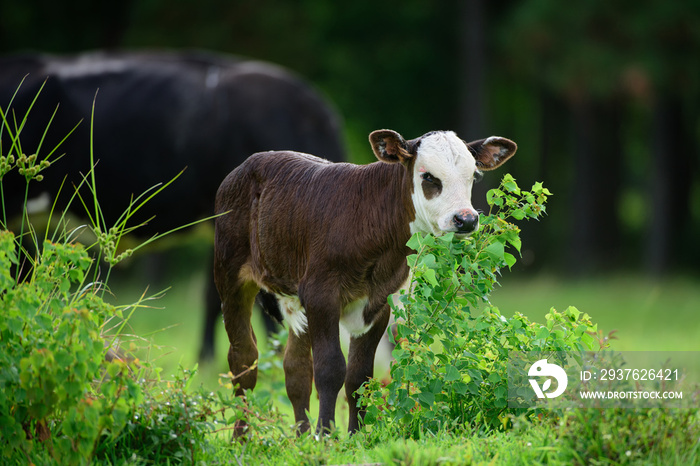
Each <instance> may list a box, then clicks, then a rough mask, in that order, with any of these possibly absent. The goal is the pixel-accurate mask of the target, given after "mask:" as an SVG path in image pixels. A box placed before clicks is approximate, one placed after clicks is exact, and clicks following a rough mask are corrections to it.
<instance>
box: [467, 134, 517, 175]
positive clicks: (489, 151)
mask: <svg viewBox="0 0 700 466" xmlns="http://www.w3.org/2000/svg"><path fill="white" fill-rule="evenodd" d="M467 147H469V150H470V151H471V152H472V154H474V159H475V160H476V166H477V168H479V169H480V170H493V169H494V168H498V167H500V166H501V165H503V164H504V163H505V162H506V160H508V159H509V158H511V157H512V156H513V155H514V154H515V151H516V150H518V145H517V144H516V143H514V142H513V141H511V140H510V139H506V138H500V137H498V136H491V137H490V138H486V139H479V140H478V141H473V142H470V143H468V144H467Z"/></svg>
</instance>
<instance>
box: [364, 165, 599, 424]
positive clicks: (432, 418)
mask: <svg viewBox="0 0 700 466" xmlns="http://www.w3.org/2000/svg"><path fill="white" fill-rule="evenodd" d="M550 194H551V193H550V192H549V191H548V190H547V189H546V188H544V187H543V186H542V184H541V183H536V184H535V185H534V186H533V187H532V189H531V190H530V191H524V190H521V189H520V188H519V187H518V185H517V184H516V182H515V179H513V177H512V176H510V175H505V176H504V178H503V180H502V182H501V185H500V187H499V188H498V189H493V190H491V191H489V192H488V195H487V201H488V203H489V205H490V206H491V208H492V210H494V208H496V209H495V210H497V211H498V213H493V212H489V213H488V214H487V215H482V216H481V218H480V223H481V228H480V229H479V231H478V232H476V233H474V234H473V235H472V236H470V237H469V238H467V239H463V240H458V239H455V238H454V237H453V235H452V234H447V235H444V236H441V237H435V236H432V235H421V234H416V235H414V236H413V237H412V238H411V240H410V241H409V243H408V245H409V246H410V247H411V248H412V249H414V250H415V251H416V254H413V255H411V256H409V257H408V264H409V266H410V268H411V276H410V283H411V286H410V289H409V290H408V291H407V292H403V293H402V294H401V295H400V297H399V302H398V303H392V307H393V312H394V315H395V317H396V318H397V326H396V338H397V340H396V343H397V346H396V348H395V349H394V351H393V356H394V358H395V360H396V361H395V363H394V364H393V365H392V367H391V379H392V380H391V382H390V383H389V384H388V385H387V386H386V387H381V386H380V384H379V382H378V381H376V380H372V381H370V382H369V383H368V385H367V386H364V387H362V388H361V389H360V391H361V393H362V395H363V396H362V398H361V401H360V402H361V403H362V404H363V405H364V406H365V407H366V409H367V414H366V417H365V423H366V424H368V425H372V426H375V427H380V428H391V429H394V430H396V431H398V432H400V433H401V434H402V435H405V436H412V437H418V436H420V434H421V433H422V432H433V433H435V432H438V431H441V430H448V431H449V430H463V429H469V428H472V427H477V428H483V429H486V430H490V429H498V428H505V427H506V426H507V425H508V423H509V419H510V416H511V415H514V414H515V415H517V414H522V413H523V412H524V410H523V409H520V410H518V409H509V408H508V406H507V398H508V388H507V374H506V365H507V362H508V354H509V352H510V351H583V350H586V349H592V347H593V346H594V343H595V339H594V338H593V337H592V336H591V335H590V334H589V332H595V331H596V330H597V328H596V326H595V325H593V324H592V323H591V321H590V318H589V317H588V315H586V314H582V313H581V312H579V311H578V310H576V309H575V308H569V309H567V310H566V311H564V312H563V313H562V312H558V311H556V310H554V309H552V310H551V311H550V313H549V314H548V315H547V316H546V320H547V322H546V324H536V323H534V322H530V321H529V320H528V319H527V318H526V317H525V316H524V315H522V314H519V313H516V314H515V315H514V316H513V317H511V318H509V319H507V318H506V317H504V316H503V315H502V314H501V313H500V311H499V310H498V309H497V308H496V307H495V306H493V305H491V304H490V303H489V301H488V297H489V294H490V293H491V292H492V291H493V289H494V287H495V286H496V284H497V283H498V275H499V273H500V270H502V269H503V268H504V267H512V266H513V265H514V264H515V262H516V258H515V256H514V255H513V254H511V253H510V252H508V251H509V250H510V248H512V249H515V251H516V252H519V251H520V248H521V242H520V238H519V233H520V230H519V228H518V227H517V226H515V225H514V224H512V223H509V222H508V220H509V219H515V220H522V219H537V218H539V217H540V216H541V215H543V214H544V213H545V203H546V200H547V197H548V196H549V195H550ZM482 303H486V306H485V308H484V309H483V311H481V312H478V311H477V309H478V308H479V307H480V306H481V305H482Z"/></svg>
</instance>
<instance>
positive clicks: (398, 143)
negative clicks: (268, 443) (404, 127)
mask: <svg viewBox="0 0 700 466" xmlns="http://www.w3.org/2000/svg"><path fill="white" fill-rule="evenodd" d="M369 143H370V144H371V145H372V151H373V152H374V155H375V156H376V157H377V159H379V160H380V161H382V162H386V163H397V162H400V163H404V162H407V161H408V160H409V159H411V158H412V157H413V154H411V152H410V149H409V143H408V142H406V140H405V139H404V138H403V136H401V135H400V134H399V133H397V132H396V131H392V130H390V129H378V130H376V131H372V133H371V134H370V135H369Z"/></svg>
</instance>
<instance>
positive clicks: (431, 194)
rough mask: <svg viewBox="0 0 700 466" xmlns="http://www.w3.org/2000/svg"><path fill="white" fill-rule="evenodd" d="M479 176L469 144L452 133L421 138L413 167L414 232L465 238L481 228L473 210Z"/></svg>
mask: <svg viewBox="0 0 700 466" xmlns="http://www.w3.org/2000/svg"><path fill="white" fill-rule="evenodd" d="M478 175H480V173H479V172H478V171H477V168H476V160H474V156H472V154H471V152H470V151H469V149H468V148H467V145H466V144H465V143H464V141H462V140H461V139H459V138H458V137H457V135H455V134H454V133H453V132H439V133H438V132H436V133H432V134H429V135H427V136H424V137H423V138H421V140H420V143H419V144H418V147H417V148H416V159H415V163H414V165H413V194H412V196H411V198H412V199H413V206H414V208H415V209H416V219H415V221H413V223H412V224H411V233H415V232H416V231H421V232H424V233H433V234H435V235H440V234H443V233H446V232H450V231H453V232H455V233H456V234H460V235H466V234H469V233H472V232H473V231H475V230H476V229H477V228H478V224H479V220H478V219H479V215H478V214H477V212H476V211H475V210H474V208H473V207H472V203H471V194H472V185H473V184H474V179H475V178H476V177H477V176H478Z"/></svg>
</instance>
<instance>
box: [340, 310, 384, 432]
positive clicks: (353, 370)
mask: <svg viewBox="0 0 700 466" xmlns="http://www.w3.org/2000/svg"><path fill="white" fill-rule="evenodd" d="M390 313H391V311H390V308H389V305H388V304H386V303H385V304H384V305H383V306H382V307H381V309H380V310H379V312H378V315H377V317H376V318H375V320H374V324H373V325H372V327H371V328H370V329H369V330H368V331H367V333H364V334H362V335H359V336H357V337H354V336H353V337H351V338H350V349H349V351H348V369H347V375H346V376H345V393H346V395H347V397H348V404H349V405H350V414H349V419H348V432H351V433H352V432H355V431H356V430H357V429H359V422H360V418H364V416H365V410H364V409H360V408H358V407H357V401H358V397H357V396H356V395H355V392H356V391H357V389H358V388H360V385H362V384H363V383H364V382H366V381H367V380H368V379H370V378H371V377H372V375H373V372H374V356H375V354H376V353H377V346H378V345H379V342H380V341H381V339H382V336H383V335H384V332H386V328H387V325H388V323H389V315H390Z"/></svg>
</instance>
